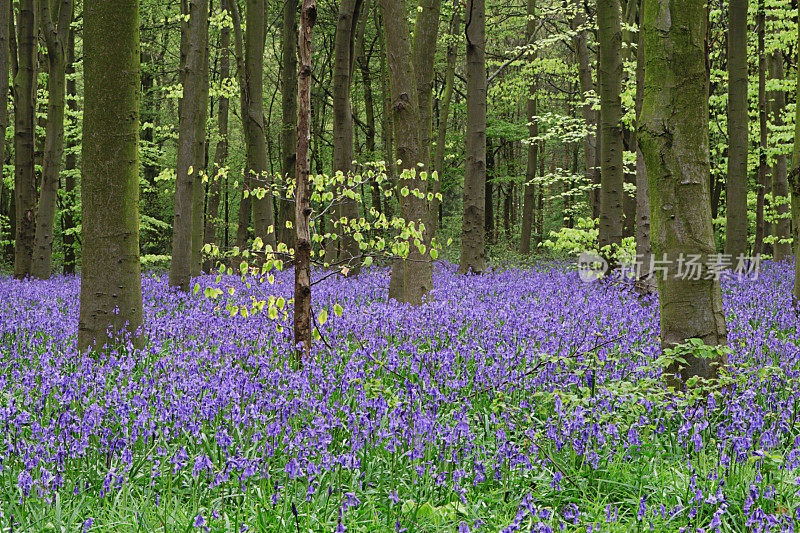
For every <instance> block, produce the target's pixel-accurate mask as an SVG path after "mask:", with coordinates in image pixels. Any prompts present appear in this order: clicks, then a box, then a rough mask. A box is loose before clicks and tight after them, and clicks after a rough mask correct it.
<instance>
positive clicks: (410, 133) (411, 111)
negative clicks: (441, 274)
mask: <svg viewBox="0 0 800 533" xmlns="http://www.w3.org/2000/svg"><path fill="white" fill-rule="evenodd" d="M381 7H382V9H383V30H384V38H385V42H386V62H387V65H388V71H389V76H390V84H389V85H390V86H391V106H390V110H391V113H392V119H393V123H394V124H393V125H394V132H395V135H396V143H397V148H396V149H397V159H399V160H400V168H402V169H405V170H406V171H408V172H405V173H404V175H402V176H398V179H397V187H398V189H399V190H402V189H403V188H407V189H409V190H410V191H413V190H419V191H420V192H421V193H422V194H423V195H426V194H427V192H428V191H427V185H428V182H427V181H423V180H422V179H420V176H419V173H418V170H419V168H418V166H417V164H418V163H419V162H420V161H421V157H420V154H421V150H420V136H421V134H420V124H421V122H420V118H419V100H418V98H417V86H416V78H415V75H414V65H413V63H412V61H411V42H410V41H411V38H410V34H409V31H408V20H407V17H406V8H405V2H404V1H403V0H381ZM399 196H400V207H401V210H402V214H403V217H404V219H405V221H406V223H408V224H411V223H413V224H414V225H415V227H417V228H418V229H419V228H421V227H422V226H424V221H425V220H427V213H428V207H427V200H426V199H420V198H417V197H416V196H415V195H413V194H408V195H405V196H403V195H402V194H400V195H399ZM423 233H424V231H423ZM424 240H425V239H424V238H423V241H424ZM409 244H410V251H409V254H408V257H407V258H406V259H402V260H397V261H395V262H394V265H393V266H392V276H391V280H390V283H389V298H393V299H395V300H397V301H399V302H403V303H410V304H412V305H418V304H420V303H422V300H423V298H424V296H425V295H426V294H427V293H428V292H430V290H431V288H432V287H433V268H432V265H431V263H430V261H428V260H427V259H426V258H425V257H424V256H423V254H422V253H420V251H419V250H418V248H417V246H416V243H414V242H413V241H412V242H410V243H409Z"/></svg>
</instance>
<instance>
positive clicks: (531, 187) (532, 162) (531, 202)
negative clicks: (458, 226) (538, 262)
mask: <svg viewBox="0 0 800 533" xmlns="http://www.w3.org/2000/svg"><path fill="white" fill-rule="evenodd" d="M535 16H536V0H528V23H527V25H526V27H525V41H526V42H527V43H528V45H529V46H532V45H533V44H534V42H535V40H536V20H535V18H534V17H535ZM535 59H536V52H535V51H533V52H531V53H530V60H531V61H535ZM527 109H528V112H527V118H528V137H530V138H531V139H533V138H534V137H537V136H538V135H539V124H538V122H536V120H535V119H534V117H535V116H536V115H537V114H538V111H537V110H536V79H535V78H531V80H530V81H529V82H528V108H527ZM537 149H538V144H537V143H536V142H535V141H531V142H529V143H528V150H527V152H528V162H527V166H526V168H525V189H524V191H525V192H524V194H523V197H524V199H523V207H522V236H521V237H520V241H519V252H520V253H521V254H523V255H525V254H529V253H531V231H532V230H533V218H534V213H535V211H536V167H537V165H538V162H537V160H536V158H537V156H538V153H537Z"/></svg>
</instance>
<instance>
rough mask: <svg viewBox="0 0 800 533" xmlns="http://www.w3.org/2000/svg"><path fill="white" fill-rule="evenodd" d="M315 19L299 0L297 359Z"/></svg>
mask: <svg viewBox="0 0 800 533" xmlns="http://www.w3.org/2000/svg"><path fill="white" fill-rule="evenodd" d="M316 20H317V3H316V0H303V4H302V8H301V11H300V34H299V38H300V41H299V45H298V49H299V56H300V70H299V74H298V76H297V81H298V83H297V100H298V111H299V112H298V114H297V163H296V164H297V168H296V173H297V185H296V188H295V232H296V234H295V238H296V242H297V249H296V253H295V270H294V342H295V346H296V347H297V362H298V364H300V363H301V362H302V358H303V356H308V355H309V353H310V350H311V342H312V329H311V231H310V228H309V223H310V218H311V205H310V197H309V196H310V195H309V175H310V174H311V161H310V159H309V154H308V148H309V143H310V141H311V75H312V71H311V36H312V32H313V29H314V23H315V22H316Z"/></svg>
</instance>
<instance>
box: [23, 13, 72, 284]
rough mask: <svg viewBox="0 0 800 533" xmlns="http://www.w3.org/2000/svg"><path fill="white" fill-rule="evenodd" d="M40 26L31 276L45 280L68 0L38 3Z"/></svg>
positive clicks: (60, 133)
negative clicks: (40, 141)
mask: <svg viewBox="0 0 800 533" xmlns="http://www.w3.org/2000/svg"><path fill="white" fill-rule="evenodd" d="M39 2H40V3H39V8H40V19H41V20H40V23H41V27H42V33H43V34H44V36H45V45H46V47H47V62H48V73H49V74H48V77H47V79H48V87H47V95H48V96H47V125H46V127H45V143H44V154H43V162H44V164H43V168H42V187H41V191H40V194H39V210H38V212H37V215H36V238H35V241H34V247H33V264H32V266H31V275H32V276H33V277H35V278H38V279H47V278H49V277H50V274H51V273H52V267H51V261H52V257H53V240H54V237H55V235H54V233H55V219H56V200H57V199H58V182H59V173H60V171H61V158H62V156H63V153H64V91H65V88H66V66H67V62H66V55H67V40H68V39H69V25H70V23H71V22H72V1H71V0H39Z"/></svg>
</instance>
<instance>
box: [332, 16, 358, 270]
mask: <svg viewBox="0 0 800 533" xmlns="http://www.w3.org/2000/svg"><path fill="white" fill-rule="evenodd" d="M360 10H361V0H341V2H339V18H338V20H337V23H336V36H335V44H334V61H333V171H334V172H341V173H342V174H343V176H344V179H345V182H344V183H343V184H342V186H341V187H337V188H338V189H339V190H338V191H337V195H338V194H341V192H342V189H344V188H347V181H348V179H349V178H350V177H351V175H352V172H353V157H354V156H353V109H352V106H351V101H350V86H351V83H352V73H353V65H354V61H355V53H354V49H355V36H356V27H357V25H358V15H359V13H360ZM335 212H336V225H338V228H337V230H336V233H337V235H338V236H339V243H338V244H339V251H338V254H337V255H338V257H337V258H336V259H337V260H338V261H340V262H344V263H345V264H347V265H348V266H349V267H350V270H349V271H348V274H349V275H356V274H358V271H359V265H360V261H357V260H356V258H358V257H359V256H360V253H361V252H360V249H359V245H358V242H356V241H355V239H354V238H353V232H352V231H351V230H350V229H349V228H350V221H351V220H357V219H358V204H357V203H356V201H355V199H351V198H348V197H343V198H342V199H341V200H340V201H339V203H338V205H337V206H336V208H335ZM342 220H346V222H344V223H342Z"/></svg>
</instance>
